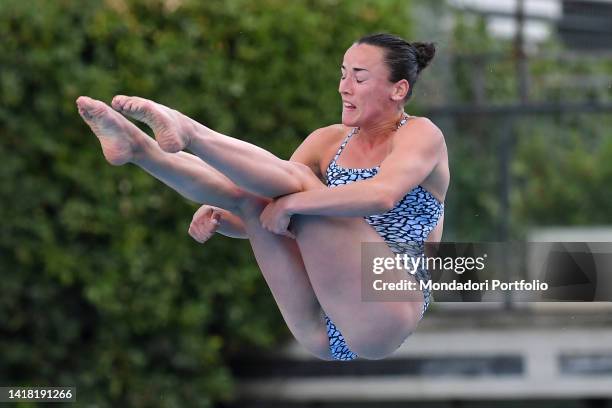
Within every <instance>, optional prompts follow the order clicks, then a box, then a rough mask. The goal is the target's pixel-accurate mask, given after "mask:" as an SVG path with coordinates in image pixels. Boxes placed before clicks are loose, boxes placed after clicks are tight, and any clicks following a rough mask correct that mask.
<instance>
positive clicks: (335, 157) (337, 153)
mask: <svg viewBox="0 0 612 408" xmlns="http://www.w3.org/2000/svg"><path fill="white" fill-rule="evenodd" d="M357 129H358V128H353V129H351V131H350V132H349V133H348V135H346V137H345V138H344V141H343V142H342V144H341V145H340V147H339V148H338V151H337V152H336V155H335V156H334V159H333V160H332V163H335V162H336V160H338V157H340V154H341V153H342V151H343V150H344V148H345V147H346V144H347V143H348V141H349V139H350V138H351V137H352V136H353V135H354V134H355V133H356V132H357Z"/></svg>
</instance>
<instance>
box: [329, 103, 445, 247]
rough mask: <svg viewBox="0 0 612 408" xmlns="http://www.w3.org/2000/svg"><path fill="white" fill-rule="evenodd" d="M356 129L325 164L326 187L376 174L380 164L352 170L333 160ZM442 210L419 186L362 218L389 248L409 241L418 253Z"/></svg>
mask: <svg viewBox="0 0 612 408" xmlns="http://www.w3.org/2000/svg"><path fill="white" fill-rule="evenodd" d="M408 119H409V117H408V115H406V114H405V113H404V116H403V117H402V120H401V121H400V123H399V124H398V126H397V128H398V129H399V128H400V127H401V126H403V125H404V124H405V123H406V122H407V121H408ZM358 131H359V128H353V129H352V130H351V131H350V132H349V134H348V135H347V137H346V138H345V139H344V142H343V143H342V144H341V145H340V147H339V148H338V151H337V152H336V155H335V156H334V159H333V160H332V161H331V163H330V164H329V166H328V167H327V171H326V176H327V185H328V187H332V188H333V187H337V186H341V185H344V184H348V183H352V182H354V181H358V180H366V179H369V178H371V177H374V176H376V174H378V169H379V168H380V166H376V167H372V168H362V169H352V168H345V167H341V166H339V165H338V163H337V162H338V157H340V154H341V153H342V151H343V150H344V148H345V147H346V145H347V143H348V142H349V140H350V139H351V137H352V136H353V135H355V134H356V133H357V132H358ZM443 212H444V203H441V202H440V201H438V199H437V198H435V197H434V196H433V195H432V194H431V193H430V192H429V191H427V190H426V189H424V188H423V187H421V186H420V185H419V186H416V187H415V188H413V189H412V190H411V191H409V192H408V194H406V195H405V196H404V197H403V198H402V200H401V201H400V202H399V203H398V204H397V205H396V206H395V207H394V208H392V209H391V210H389V211H387V212H386V213H384V214H376V215H370V216H367V217H365V219H366V221H367V222H368V224H370V225H371V226H372V227H374V229H375V230H376V232H377V233H378V234H379V235H380V236H381V237H382V238H383V239H384V240H385V242H386V243H387V245H388V246H389V248H390V249H391V250H392V251H394V252H396V253H399V252H406V251H405V249H406V246H408V247H412V245H410V244H413V245H414V244H417V245H418V251H419V252H421V251H422V246H423V244H424V242H425V240H426V239H427V237H428V236H429V233H430V232H431V231H432V230H433V229H434V228H435V226H436V224H437V223H438V220H439V219H440V216H441V215H442V213H443ZM406 244H408V245H406Z"/></svg>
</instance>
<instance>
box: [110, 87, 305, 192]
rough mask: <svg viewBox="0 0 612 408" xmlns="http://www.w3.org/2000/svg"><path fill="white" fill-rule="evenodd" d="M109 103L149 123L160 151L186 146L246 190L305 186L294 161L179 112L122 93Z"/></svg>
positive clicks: (260, 190)
mask: <svg viewBox="0 0 612 408" xmlns="http://www.w3.org/2000/svg"><path fill="white" fill-rule="evenodd" d="M112 106H113V108H114V109H116V110H117V111H119V112H121V113H122V114H124V115H126V116H129V117H132V118H134V119H136V120H139V121H142V122H144V123H146V124H147V125H149V126H150V127H151V129H153V132H154V133H155V138H156V139H157V141H158V143H159V146H160V147H161V148H162V149H163V150H165V151H169V152H176V151H179V150H183V149H185V148H188V149H189V150H191V151H192V152H193V153H195V154H196V155H197V156H199V157H200V158H202V159H203V160H205V161H206V162H207V163H208V164H210V165H211V166H212V167H214V168H215V169H217V170H219V171H220V172H221V173H223V174H224V175H226V176H227V177H228V178H230V179H231V180H232V181H233V182H234V183H236V184H237V185H239V186H240V187H242V188H243V189H245V190H248V191H250V192H253V193H256V194H259V195H262V196H265V197H278V196H281V195H285V194H289V193H294V192H298V191H303V190H304V189H305V186H304V185H303V184H302V177H301V176H300V175H299V174H297V173H299V172H300V171H301V170H300V169H299V168H297V166H296V163H291V162H288V161H286V160H282V159H279V158H278V157H276V156H274V155H273V154H272V153H270V152H268V151H266V150H264V149H262V148H260V147H258V146H255V145H252V144H250V143H246V142H244V141H242V140H238V139H234V138H232V137H229V136H225V135H223V134H221V133H218V132H215V131H213V130H211V129H209V128H207V127H206V126H204V125H201V124H199V123H198V122H196V121H194V120H192V119H190V118H189V117H187V116H185V115H183V114H181V113H180V112H178V111H175V110H173V109H170V108H168V107H166V106H163V105H160V104H158V103H155V102H153V101H150V100H147V99H143V98H139V97H127V96H121V95H120V96H116V97H115V98H114V99H113V102H112ZM245 159H248V160H245ZM303 167H306V166H303Z"/></svg>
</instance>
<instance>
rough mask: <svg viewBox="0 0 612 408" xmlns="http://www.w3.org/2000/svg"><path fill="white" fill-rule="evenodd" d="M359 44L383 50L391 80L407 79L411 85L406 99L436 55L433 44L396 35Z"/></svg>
mask: <svg viewBox="0 0 612 408" xmlns="http://www.w3.org/2000/svg"><path fill="white" fill-rule="evenodd" d="M357 44H368V45H374V46H376V47H380V48H383V49H384V51H385V63H386V64H387V66H388V67H389V71H390V72H391V74H390V77H389V80H390V81H391V82H397V81H400V80H402V79H405V80H407V81H408V83H409V84H410V90H409V91H408V95H407V96H406V99H408V98H409V97H410V96H411V95H412V90H413V89H414V85H415V84H416V81H417V78H418V76H419V73H420V72H421V71H422V70H423V69H425V67H427V66H428V65H429V63H430V62H431V60H432V59H433V57H434V55H435V54H436V47H435V45H434V44H433V43H424V42H413V43H409V42H408V41H406V40H404V39H403V38H400V37H398V36H396V35H392V34H387V33H379V34H370V35H366V36H365V37H362V38H360V39H359V40H358V41H357Z"/></svg>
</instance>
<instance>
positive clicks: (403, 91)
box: [391, 79, 410, 102]
mask: <svg viewBox="0 0 612 408" xmlns="http://www.w3.org/2000/svg"><path fill="white" fill-rule="evenodd" d="M409 90H410V84H409V83H408V81H407V80H405V79H402V80H401V81H397V82H396V83H395V84H394V85H393V90H392V91H391V99H393V100H394V101H396V102H399V101H401V100H404V99H405V98H406V95H408V91H409Z"/></svg>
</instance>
